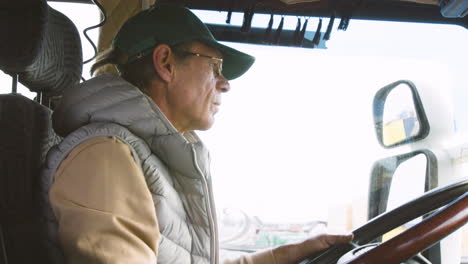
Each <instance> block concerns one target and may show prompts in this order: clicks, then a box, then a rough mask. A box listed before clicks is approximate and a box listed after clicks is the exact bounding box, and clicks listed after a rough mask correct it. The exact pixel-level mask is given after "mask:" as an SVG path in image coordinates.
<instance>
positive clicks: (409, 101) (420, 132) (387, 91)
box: [373, 80, 429, 148]
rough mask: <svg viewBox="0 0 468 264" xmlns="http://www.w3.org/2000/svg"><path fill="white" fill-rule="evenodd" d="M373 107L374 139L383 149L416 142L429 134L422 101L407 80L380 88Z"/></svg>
mask: <svg viewBox="0 0 468 264" xmlns="http://www.w3.org/2000/svg"><path fill="white" fill-rule="evenodd" d="M373 108H374V109H373V112H374V124H375V129H376V133H377V139H378V140H379V143H380V144H381V145H382V146H384V147H385V148H390V147H394V146H398V145H401V144H405V143H408V142H411V141H417V140H420V139H423V138H424V137H426V136H427V135H428V134H429V123H428V121H427V118H426V114H425V112H424V109H423V106H422V103H421V99H420V98H419V95H418V92H417V90H416V87H415V86H414V84H413V83H412V82H410V81H405V80H402V81H397V82H394V83H392V84H389V85H387V86H385V87H384V88H382V89H380V90H379V91H378V92H377V94H376V95H375V98H374V104H373Z"/></svg>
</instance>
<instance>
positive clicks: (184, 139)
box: [44, 74, 218, 264]
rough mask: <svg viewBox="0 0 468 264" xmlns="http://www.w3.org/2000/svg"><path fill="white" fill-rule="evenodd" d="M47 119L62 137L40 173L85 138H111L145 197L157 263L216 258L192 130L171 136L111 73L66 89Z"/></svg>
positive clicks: (206, 184)
mask: <svg viewBox="0 0 468 264" xmlns="http://www.w3.org/2000/svg"><path fill="white" fill-rule="evenodd" d="M53 124H54V129H55V130H56V132H57V133H58V134H59V135H61V136H63V137H64V140H63V141H62V142H61V143H60V144H59V145H57V146H55V147H53V148H52V149H51V150H50V151H49V154H48V156H47V162H46V169H45V171H44V173H47V174H49V175H54V174H55V172H56V170H57V169H58V167H59V165H60V163H61V162H62V160H63V159H64V158H65V157H66V156H67V155H68V153H70V152H71V151H72V150H73V148H75V147H76V146H77V145H79V144H80V143H82V142H83V141H85V140H87V139H89V138H92V137H96V136H115V137H117V138H119V139H120V140H122V141H123V142H124V143H126V144H127V145H128V146H129V147H130V149H131V150H132V152H133V156H134V157H135V159H136V162H137V163H138V164H139V165H140V166H141V169H142V171H143V173H144V175H145V179H146V183H147V186H148V188H149V190H150V191H151V194H152V196H153V202H154V205H155V208H156V214H157V218H158V222H159V229H160V232H161V239H160V241H159V251H158V258H157V259H158V264H165V263H193V264H202V263H211V264H214V263H218V233H217V227H216V214H215V206H214V202H213V195H212V186H211V176H210V172H209V153H208V151H207V149H206V148H205V146H204V145H203V143H202V142H201V141H200V139H199V138H198V137H197V135H196V134H195V133H193V132H188V133H185V134H184V135H182V134H181V133H179V132H178V131H177V130H176V129H175V128H174V127H173V126H172V124H171V123H170V122H169V121H168V120H167V118H166V117H165V116H164V114H163V113H162V112H161V111H160V110H159V108H158V107H157V105H156V104H155V103H154V102H153V101H152V100H151V99H150V98H149V97H147V96H146V95H144V94H143V93H142V92H141V91H140V90H138V89H137V88H136V87H134V86H132V85H131V84H129V83H128V82H126V81H124V80H123V79H121V78H120V77H117V76H115V75H112V74H105V75H101V76H98V77H96V78H93V79H90V80H88V81H87V82H84V83H82V84H80V85H78V86H77V87H73V88H71V89H69V90H68V91H66V93H65V95H64V97H63V98H62V100H61V103H60V105H59V106H58V107H57V109H56V110H55V112H54V114H53Z"/></svg>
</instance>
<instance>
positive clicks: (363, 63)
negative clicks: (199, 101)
mask: <svg viewBox="0 0 468 264" xmlns="http://www.w3.org/2000/svg"><path fill="white" fill-rule="evenodd" d="M199 14H201V15H203V16H204V17H203V18H204V19H205V21H208V22H210V23H224V21H225V19H226V14H225V13H221V12H216V13H214V14H213V13H209V14H208V13H207V12H199ZM236 19H237V20H238V21H237V22H236ZM256 19H257V20H256ZM288 19H289V18H288V17H287V18H286V19H285V21H286V22H287V21H290V23H289V24H288V23H286V24H285V28H288V29H292V30H293V29H294V28H295V26H296V22H297V18H295V17H294V18H291V19H290V20H288ZM268 20H269V16H264V17H262V15H258V16H257V15H255V17H254V22H253V26H258V27H264V28H265V27H266V25H267V23H268ZM232 21H233V23H234V24H236V23H238V24H241V21H242V16H241V15H239V17H236V14H234V15H233V18H232ZM277 23H279V18H276V19H275V24H274V26H273V28H275V27H276V26H277ZM317 23H318V19H314V18H311V19H310V20H309V30H315V28H316V25H317ZM326 23H327V20H326V19H325V20H324V24H325V25H326ZM414 32H418V34H414ZM434 32H437V33H438V34H439V35H438V36H437V37H435V35H434ZM448 39H454V41H452V42H450V43H453V45H454V46H452V47H451V48H450V49H449V48H448V46H447V45H448V44H447V43H448V42H447V40H448ZM455 40H456V41H455ZM461 43H464V44H463V45H468V36H467V32H466V31H464V29H462V28H459V27H456V26H446V25H429V24H418V23H397V22H383V21H372V22H369V21H359V20H352V22H351V23H350V26H349V28H348V30H347V31H345V32H343V31H335V30H334V31H333V32H332V35H331V39H330V41H328V42H326V43H325V46H326V47H327V49H301V48H291V47H272V46H260V45H247V44H239V43H238V44H233V43H228V44H229V45H231V46H234V47H235V48H238V49H240V50H243V51H245V52H247V53H250V54H253V55H254V56H255V57H256V59H257V60H256V62H255V64H254V65H253V67H252V69H251V70H250V71H249V72H248V73H247V74H245V75H244V76H242V77H241V78H239V79H237V80H234V81H232V82H231V87H232V89H231V91H230V92H229V93H227V94H225V95H223V103H222V105H221V110H220V112H219V113H218V115H217V116H216V122H215V125H214V127H213V128H212V129H210V130H209V131H206V132H201V133H200V134H201V137H202V138H203V140H204V141H205V143H206V144H207V145H208V147H209V149H210V151H211V156H212V173H213V179H214V185H215V196H216V201H217V206H218V209H219V211H220V216H221V217H224V216H225V215H223V213H222V212H223V210H225V209H226V208H227V209H228V210H231V209H233V208H235V210H237V211H241V212H242V213H241V214H240V215H244V216H248V217H249V218H250V219H256V222H253V224H254V225H256V226H255V228H253V230H254V231H255V232H253V231H252V232H250V233H248V232H247V233H245V234H244V237H243V238H242V239H244V240H243V241H237V242H238V243H239V244H242V243H244V245H246V244H249V245H254V246H252V247H251V248H255V249H257V248H259V247H263V245H264V241H265V236H266V235H265V234H269V237H270V238H272V237H274V236H277V235H278V234H279V233H280V232H279V230H282V231H284V230H286V231H288V232H289V233H285V235H284V236H280V237H279V238H278V239H277V240H276V241H281V242H291V241H294V240H296V239H301V237H302V235H303V234H304V233H305V234H308V233H307V232H309V231H301V232H296V231H297V230H298V228H297V227H298V226H300V227H301V228H302V229H300V230H307V228H304V227H305V226H307V225H308V224H309V223H314V222H315V223H321V226H323V227H324V228H327V229H328V230H330V231H341V230H352V229H354V228H357V227H359V226H361V225H362V224H364V223H365V222H366V215H367V210H366V208H367V204H366V202H367V192H368V186H369V174H370V169H371V168H372V164H373V163H374V162H375V161H376V160H378V159H379V158H382V157H384V156H389V153H388V152H386V151H385V150H383V149H382V147H381V146H379V144H378V142H377V140H376V137H375V135H374V129H373V121H372V99H373V96H374V94H375V92H376V91H377V90H378V89H380V88H381V87H383V86H385V85H387V84H388V83H392V82H394V81H396V80H401V79H408V80H411V81H414V82H416V86H417V87H418V89H419V85H418V83H421V81H424V84H427V83H430V84H431V87H436V88H434V89H440V88H441V87H445V88H444V89H446V90H444V91H446V92H447V94H449V96H448V97H449V98H450V103H451V104H453V102H452V101H451V100H452V97H451V96H452V94H451V89H454V87H455V85H454V83H456V82H459V80H460V79H463V80H464V78H466V77H463V78H461V77H460V76H458V75H456V72H457V71H451V70H452V69H455V68H457V67H462V64H461V60H460V58H459V57H458V56H460V54H459V51H461V50H464V48H462V47H463V45H462V44H461ZM440 47H447V48H440ZM452 48H453V49H452ZM457 49H458V52H457ZM428 54H430V56H428ZM461 56H463V57H464V58H468V54H466V52H465V53H463V54H462V55H461ZM421 89H426V90H427V89H428V88H427V85H426V86H425V85H422V88H421ZM431 89H432V88H431ZM431 92H432V90H431V91H429V92H427V91H426V92H425V93H424V96H427V94H428V93H431ZM456 92H458V91H456ZM421 96H422V95H421ZM434 96H435V95H434ZM422 100H423V104H424V100H425V98H422ZM439 106H440V105H439ZM425 107H431V106H426V105H425ZM426 111H427V112H433V111H440V110H435V108H434V109H431V110H430V111H429V110H427V109H426ZM454 122H456V121H454ZM409 150H410V147H405V146H403V147H401V148H400V149H399V150H398V151H399V153H405V152H408V151H409ZM419 157H420V156H418V158H417V159H416V160H414V161H412V162H410V163H411V164H413V165H414V166H416V168H415V169H419V167H422V166H423V165H424V164H423V163H422V162H420V158H419ZM413 165H411V166H408V167H407V166H406V165H405V166H403V167H402V168H401V169H399V170H398V172H397V173H398V175H403V174H407V173H410V171H411V170H413V169H411V167H412V166H413ZM408 170H410V171H408ZM423 171H424V172H425V170H423ZM413 184H414V185H413ZM420 184H421V183H420V182H419V180H418V182H411V183H408V185H407V186H406V184H403V185H399V186H400V187H398V188H397V189H400V188H413V187H414V186H416V185H417V186H416V187H414V189H415V190H416V191H417V190H418V188H424V184H422V185H420ZM400 191H403V189H400V190H398V191H396V192H398V193H399V192H400ZM420 193H421V192H420V191H417V194H420ZM413 194H414V195H417V194H416V193H413ZM396 195H397V196H398V194H396ZM409 198H410V197H405V201H407V200H406V199H409ZM395 202H396V201H395ZM399 202H403V200H402V201H399ZM224 221H226V220H224ZM265 223H268V224H265ZM220 224H221V237H223V236H224V235H225V234H224V233H223V232H224V229H225V227H223V221H220ZM272 225H273V226H275V228H271V226H272ZM324 228H322V230H323V229H324ZM228 229H229V227H228ZM312 230H313V229H311V231H310V232H314V231H312ZM294 232H296V233H294ZM290 233H294V234H296V235H295V236H290ZM225 237H226V236H225ZM231 246H232V244H229V245H227V244H224V247H225V248H230V249H232V247H231ZM222 247H223V244H222Z"/></svg>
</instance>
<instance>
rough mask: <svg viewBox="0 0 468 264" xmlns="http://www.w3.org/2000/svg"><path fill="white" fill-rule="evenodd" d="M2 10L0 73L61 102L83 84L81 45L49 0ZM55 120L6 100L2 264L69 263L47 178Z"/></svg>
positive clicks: (0, 131) (1, 120) (29, 104)
mask: <svg viewBox="0 0 468 264" xmlns="http://www.w3.org/2000/svg"><path fill="white" fill-rule="evenodd" d="M0 10H1V11H0V36H2V37H1V38H0V69H1V70H2V71H4V72H5V73H8V74H12V75H17V76H18V79H19V81H20V82H21V83H22V84H24V85H25V86H26V87H27V88H29V89H30V90H31V91H35V92H38V94H40V96H38V98H39V97H41V98H45V99H54V98H58V97H60V95H61V93H62V91H63V90H64V89H65V88H66V87H69V86H72V85H74V84H76V83H78V82H79V80H80V77H81V71H82V53H81V42H80V38H79V33H78V31H77V29H76V27H75V25H74V24H73V23H72V22H71V21H70V20H69V19H68V18H67V17H66V16H64V15H63V14H61V13H59V12H58V11H56V10H54V9H52V8H50V7H49V6H48V5H47V2H46V1H45V0H35V1H28V0H21V1H19V0H7V1H6V2H5V1H2V3H1V4H0ZM38 10H39V11H38ZM4 12H5V13H4ZM5 14H13V15H5ZM31 32H35V33H37V32H39V34H30V33H31ZM22 34H23V35H22ZM21 50H22V52H20V51H21ZM13 53H16V55H14V56H12V54H13ZM18 58H19V59H18ZM44 101H50V100H44ZM51 113H52V110H51V109H50V108H48V107H46V106H44V105H41V104H40V103H38V102H36V101H33V100H30V99H28V98H26V97H24V96H21V95H19V94H4V95H0V246H1V247H0V263H3V262H6V263H9V264H11V263H15V264H16V263H52V264H55V263H64V258H63V254H62V251H61V249H60V246H59V244H58V239H57V225H56V221H55V218H54V214H53V212H52V210H51V206H50V204H49V199H48V191H49V187H50V184H51V182H52V179H49V178H44V176H43V175H42V174H41V167H42V165H43V162H44V160H45V157H46V153H47V151H48V150H49V148H50V147H51V146H53V145H55V144H57V143H58V142H59V141H60V138H59V137H58V136H57V135H56V134H55V133H54V131H53V129H52V122H51Z"/></svg>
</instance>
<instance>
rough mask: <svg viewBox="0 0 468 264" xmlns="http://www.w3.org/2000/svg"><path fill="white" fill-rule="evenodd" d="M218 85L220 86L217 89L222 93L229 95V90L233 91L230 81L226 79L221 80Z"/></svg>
mask: <svg viewBox="0 0 468 264" xmlns="http://www.w3.org/2000/svg"><path fill="white" fill-rule="evenodd" d="M216 85H217V86H218V87H217V89H218V90H219V91H221V92H222V93H227V92H229V90H231V85H230V84H229V81H228V80H227V79H225V78H224V77H223V78H221V79H220V80H219V81H218V83H217V84H216Z"/></svg>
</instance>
